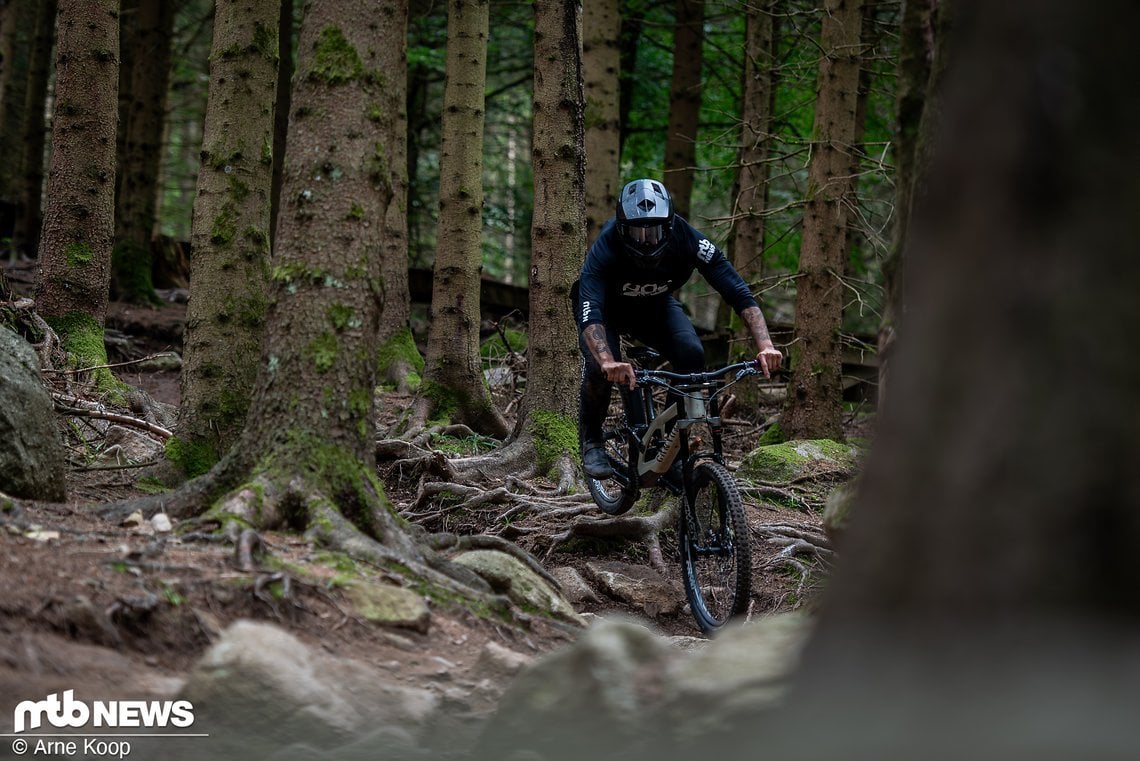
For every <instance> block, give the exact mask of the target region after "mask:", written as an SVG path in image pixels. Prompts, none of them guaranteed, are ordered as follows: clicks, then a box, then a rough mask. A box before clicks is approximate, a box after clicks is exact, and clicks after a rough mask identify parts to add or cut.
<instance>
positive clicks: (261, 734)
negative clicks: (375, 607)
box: [179, 621, 440, 759]
mask: <svg viewBox="0 0 1140 761" xmlns="http://www.w3.org/2000/svg"><path fill="white" fill-rule="evenodd" d="M179 697H180V699H183V700H188V701H190V702H191V703H192V704H193V706H194V716H195V721H194V731H197V732H207V733H209V735H210V740H209V753H208V755H209V756H210V757H211V758H215V759H229V758H249V759H253V758H266V757H268V756H269V755H271V754H272V753H273V752H276V751H280V750H281V749H283V748H286V747H289V746H294V745H304V746H306V747H308V748H309V749H310V753H309V757H310V758H319V757H322V756H326V755H328V754H329V752H331V751H332V750H333V749H338V748H342V747H343V746H344V745H346V744H350V743H353V742H355V741H358V740H360V739H361V738H363V737H370V738H372V741H373V746H372V751H373V753H379V754H380V755H379V756H377V757H384V755H383V754H384V752H385V751H387V752H389V753H390V754H393V755H397V756H401V755H407V754H408V753H409V752H410V751H411V750H412V749H414V748H415V747H416V744H417V742H418V740H419V738H418V735H419V734H420V733H421V732H422V731H424V728H425V726H426V725H427V724H428V723H429V722H430V721H431V720H432V719H433V718H434V717H435V714H436V711H437V709H438V708H439V704H440V698H439V696H438V695H436V694H435V693H433V692H431V691H430V690H426V689H420V688H417V687H412V686H409V685H404V684H399V683H398V680H397V679H396V677H395V676H394V675H391V674H390V673H387V672H386V671H385V670H384V669H383V668H382V667H381V666H379V665H374V664H370V663H365V662H363V661H358V660H353V659H348V658H339V657H336V656H333V655H331V654H328V653H325V652H323V651H321V650H318V649H315V648H311V647H309V646H307V645H305V644H304V643H302V642H301V641H300V640H298V639H297V638H296V637H294V636H293V635H292V634H290V633H289V632H287V631H285V630H283V629H280V628H278V627H276V626H273V625H271V624H264V623H256V622H253V621H237V622H235V623H233V624H231V625H230V626H229V627H228V628H227V629H226V630H225V631H224V632H222V634H221V637H220V638H219V640H218V641H217V642H215V643H214V644H213V646H211V647H210V649H209V650H207V651H206V653H205V654H204V655H203V656H202V658H201V659H200V660H199V661H198V663H197V665H195V667H194V668H193V670H192V671H191V672H190V676H189V678H188V679H187V681H186V685H185V687H184V688H183V690H182V692H181V694H180V695H179ZM186 752H187V754H188V755H187V756H186V757H187V758H190V757H194V758H202V757H203V755H202V753H203V751H202V747H200V746H195V747H193V748H189V747H188V748H187V749H186ZM179 758H181V757H179Z"/></svg>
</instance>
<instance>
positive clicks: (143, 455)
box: [99, 425, 163, 465]
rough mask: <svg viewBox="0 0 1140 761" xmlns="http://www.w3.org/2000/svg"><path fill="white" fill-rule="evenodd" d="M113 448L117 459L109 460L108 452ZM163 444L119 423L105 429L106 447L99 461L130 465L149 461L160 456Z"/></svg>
mask: <svg viewBox="0 0 1140 761" xmlns="http://www.w3.org/2000/svg"><path fill="white" fill-rule="evenodd" d="M112 450H115V451H116V453H117V460H111V458H110V452H111V451H112ZM162 453H163V445H162V443H161V442H158V441H155V440H154V439H152V438H151V437H150V436H147V435H146V434H145V433H142V432H141V431H137V430H135V429H133V428H127V427H125V426H121V425H113V426H111V427H110V428H108V429H107V435H106V449H104V451H103V452H102V453H101V454H100V456H99V462H101V463H103V462H108V463H110V464H117V465H130V464H136V463H140V462H150V461H151V460H156V459H158V458H159V457H161V456H162Z"/></svg>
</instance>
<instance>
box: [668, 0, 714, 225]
mask: <svg viewBox="0 0 1140 761" xmlns="http://www.w3.org/2000/svg"><path fill="white" fill-rule="evenodd" d="M704 18H705V2H704V0H677V21H676V26H675V27H674V29H675V31H674V38H673V83H672V86H671V87H670V90H669V127H668V129H667V131H666V133H665V185H666V186H667V187H668V188H669V194H670V195H671V196H672V197H673V208H674V209H675V210H676V212H677V213H678V214H680V215H681V216H682V217H688V216H689V204H690V201H691V200H692V197H693V175H694V170H695V168H696V165H697V127H698V125H699V124H700V112H701V61H702V57H703V49H704V41H705V37H704Z"/></svg>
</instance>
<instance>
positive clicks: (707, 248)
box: [577, 217, 758, 330]
mask: <svg viewBox="0 0 1140 761" xmlns="http://www.w3.org/2000/svg"><path fill="white" fill-rule="evenodd" d="M623 245H624V244H623V243H622V242H621V237H620V235H619V234H618V231H617V224H616V221H615V220H614V219H610V220H609V221H608V222H606V224H605V225H604V226H603V227H602V229H601V232H599V233H598V237H597V239H596V240H595V241H594V245H592V246H590V250H589V251H588V252H587V253H586V261H585V263H584V264H583V265H582V272H581V275H580V276H579V279H578V289H579V291H578V293H579V299H578V303H579V307H578V308H579V312H578V315H577V319H578V329H579V330H582V329H584V328H585V327H586V326H587V325H591V324H593V323H604V322H605V315H606V310H607V309H611V310H617V311H621V312H628V310H630V309H637V308H638V301H639V300H645V299H661V298H666V297H667V296H668V295H669V294H671V293H673V292H674V291H676V290H677V289H678V288H680V287H681V286H682V285H684V284H685V283H686V282H688V280H689V278H690V277H692V275H693V270H697V271H699V272H700V273H701V276H702V277H703V278H704V279H705V280H706V281H707V282H708V284H709V285H711V286H712V287H713V288H715V289H716V291H717V293H719V294H720V295H721V296H722V297H723V298H724V300H725V301H727V302H728V304H729V306H731V307H732V308H733V309H735V310H736V312H737V313H740V312H743V311H744V310H745V309H747V308H748V307H754V306H758V304H757V303H756V299H755V298H754V297H753V296H752V291H751V290H750V289H749V287H748V284H747V283H745V282H744V278H742V277H740V274H739V273H737V271H736V270H735V269H733V267H732V265H731V264H730V263H729V261H728V259H727V258H726V257H725V255H724V254H723V253H722V252H721V250H720V249H718V248H717V247H716V246H715V245H714V244H713V242H712V241H710V240H709V239H708V238H706V237H705V236H704V235H702V234H701V233H700V232H699V231H698V230H697V229H696V228H694V227H693V226H692V225H690V224H689V223H688V222H687V221H686V220H684V219H682V218H681V217H675V218H674V222H673V233H672V235H671V236H670V237H669V242H668V245H667V246H666V248H665V252H664V254H663V255H662V258H661V263H660V264H659V265H658V266H657V267H655V268H653V269H646V268H641V267H638V266H637V265H636V264H635V263H634V262H633V261H632V257H629V256H626V255H625V252H624V251H623V250H622V248H623ZM645 306H649V304H645Z"/></svg>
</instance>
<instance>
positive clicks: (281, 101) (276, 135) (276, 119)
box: [269, 0, 296, 249]
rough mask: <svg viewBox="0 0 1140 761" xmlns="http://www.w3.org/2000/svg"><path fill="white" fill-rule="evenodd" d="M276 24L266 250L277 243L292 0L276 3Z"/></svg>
mask: <svg viewBox="0 0 1140 761" xmlns="http://www.w3.org/2000/svg"><path fill="white" fill-rule="evenodd" d="M279 5H280V7H279V9H278V11H279V14H278V21H277V49H278V50H279V51H280V54H279V55H278V56H277V98H276V107H275V108H274V110H273V113H274V115H273V190H272V191H271V193H270V196H269V197H270V202H269V241H270V249H272V248H273V242H274V241H276V240H277V215H278V212H279V211H280V209H281V174H282V170H283V167H284V166H285V143H286V139H287V138H288V134H289V112H290V111H291V110H292V109H291V108H290V103H291V102H292V101H291V98H292V93H291V90H292V89H293V29H294V26H293V9H294V7H295V6H296V0H279Z"/></svg>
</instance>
